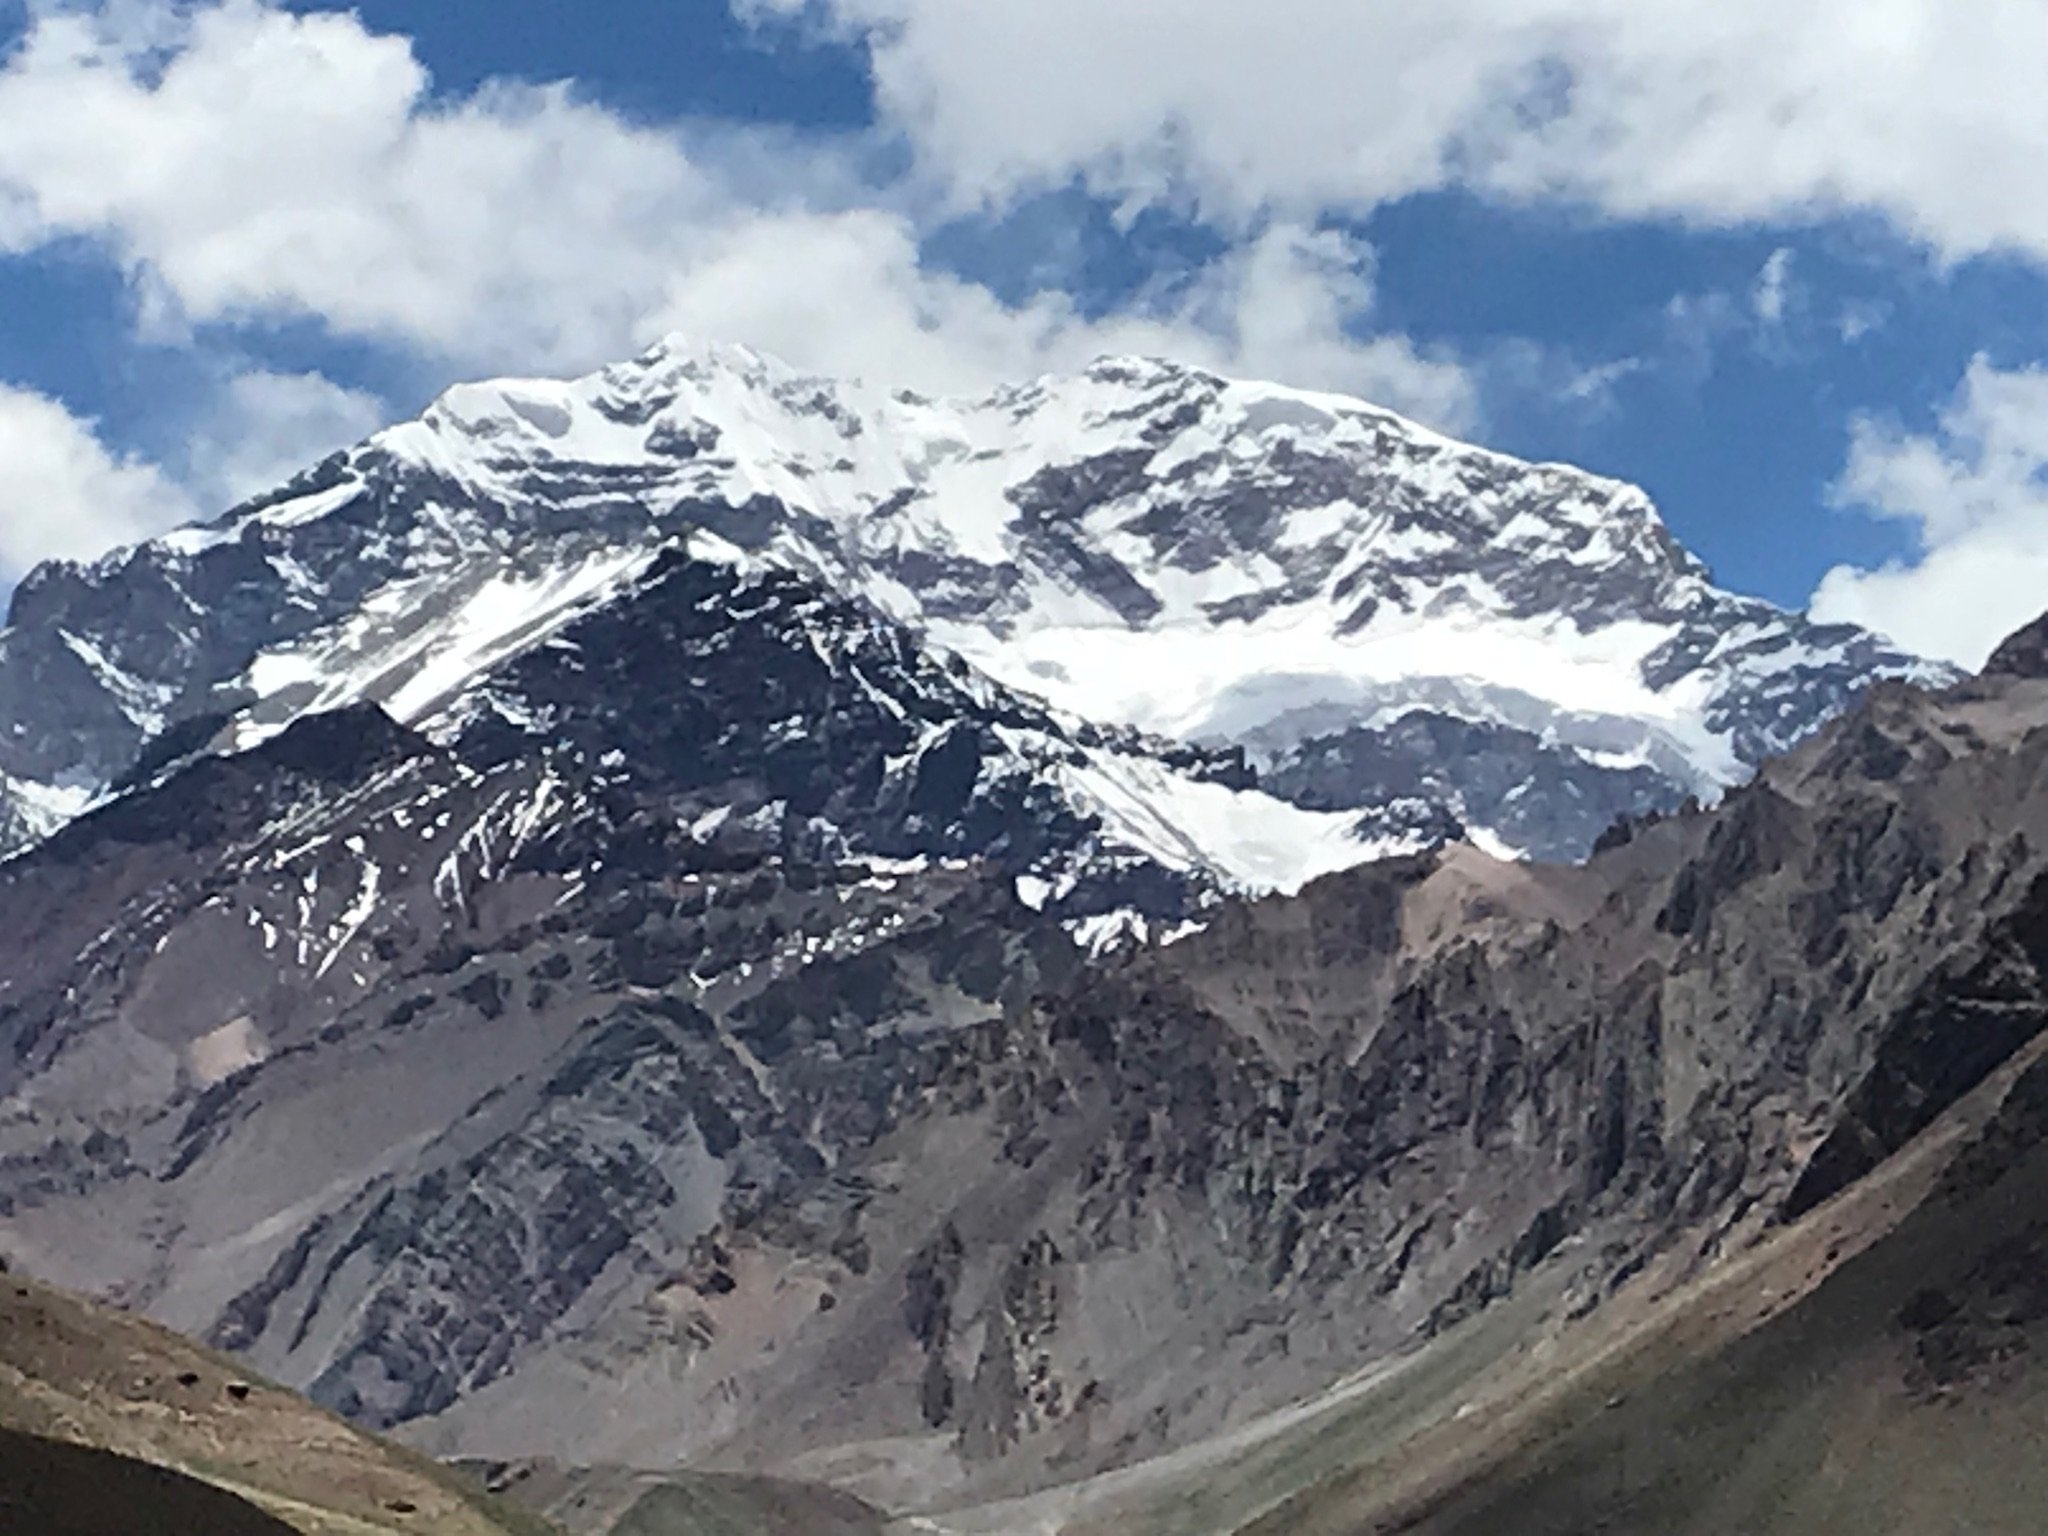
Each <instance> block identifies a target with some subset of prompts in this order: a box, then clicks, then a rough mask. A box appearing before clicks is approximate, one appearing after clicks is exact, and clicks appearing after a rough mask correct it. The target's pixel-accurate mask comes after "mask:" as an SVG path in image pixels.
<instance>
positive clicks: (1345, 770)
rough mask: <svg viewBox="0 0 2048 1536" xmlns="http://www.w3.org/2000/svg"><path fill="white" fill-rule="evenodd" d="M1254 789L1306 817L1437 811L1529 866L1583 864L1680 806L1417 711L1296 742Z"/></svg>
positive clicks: (1530, 737)
mask: <svg viewBox="0 0 2048 1536" xmlns="http://www.w3.org/2000/svg"><path fill="white" fill-rule="evenodd" d="M1263 782H1264V784H1265V786H1266V788H1267V789H1269V790H1271V791H1272V792H1273V793H1274V794H1276V795H1279V796H1280V797H1281V798H1282V799H1284V800H1289V801H1292V802H1293V803H1294V804H1296V805H1301V806H1307V807H1308V808H1310V809H1311V810H1339V809H1343V808H1345V807H1348V806H1358V805H1387V804H1392V803H1395V802H1398V801H1402V800H1412V801H1420V802H1422V803H1424V804H1428V805H1434V806H1440V807H1442V808H1443V809H1444V810H1445V811H1446V812H1447V813H1448V814H1449V815H1450V816H1452V817H1454V818H1456V819H1457V821H1458V822H1459V823H1460V824H1461V825H1469V826H1480V827H1485V828H1487V829H1489V830H1490V831H1492V832H1493V833H1494V834H1495V835H1496V836H1498V837H1500V838H1501V839H1503V840H1504V841H1505V842H1506V843H1507V844H1508V845H1509V846H1510V847H1512V848H1514V849H1516V850H1517V851H1518V852H1520V853H1521V854H1523V855H1525V856H1527V857H1529V858H1533V859H1542V860H1557V861H1563V860H1571V859H1577V858H1582V857H1584V855H1585V854H1586V853H1587V852H1588V851H1589V850H1590V849H1591V848H1592V847H1593V845H1594V844H1595V843H1596V842H1597V841H1598V840H1599V838H1600V835H1601V834H1602V833H1603V832H1605V831H1606V830H1607V829H1608V828H1609V827H1611V826H1613V825H1614V824H1615V823H1616V822H1619V821H1625V820H1635V819H1639V818H1642V817H1645V816H1649V815H1653V814H1656V813H1660V812H1665V811H1671V810H1675V809H1677V807H1678V805H1679V803H1680V801H1681V800H1683V798H1684V795H1683V793H1682V791H1681V790H1680V789H1679V788H1678V786H1676V785H1675V784H1673V783H1672V782H1671V780H1669V779H1668V778H1666V777H1665V776H1664V775H1662V774H1660V773H1658V772H1656V771H1655V770H1654V769H1651V768H1648V767H1643V766H1640V765H1638V766H1632V767H1626V768H1613V767H1606V766H1603V765H1602V764H1600V763H1598V762H1596V761H1594V760H1592V759H1591V758H1588V757H1586V756H1583V755H1582V754H1580V753H1577V752H1573V751H1571V750H1569V749H1563V748H1559V747H1557V746H1554V745H1552V744H1549V743H1546V742H1544V741H1543V740H1542V739H1541V738H1540V737H1538V736H1537V735H1535V734H1534V733H1533V732H1529V731H1522V730H1516V729H1514V728H1513V727H1511V726H1505V725H1492V724H1480V723H1475V722H1473V721H1469V720H1461V719H1458V718H1457V717H1456V716H1453V715H1441V714H1434V713H1430V712H1427V711H1420V710H1418V711H1416V712H1415V713H1412V714H1409V715H1405V716H1403V717H1402V718H1401V719H1399V720H1397V721H1395V722H1394V723H1393V724H1392V725H1389V726H1385V727H1381V728H1378V729H1369V728H1364V727H1361V728H1358V729H1354V730H1350V731H1345V732H1342V733H1339V734H1337V735H1332V736H1317V737H1312V738H1310V739H1309V740H1307V741H1303V742H1301V743H1299V744H1298V745H1296V746H1294V747H1291V748H1289V749H1288V750H1287V751H1286V752H1285V753H1284V754H1283V755H1282V756H1281V758H1280V760H1279V761H1278V762H1277V763H1275V764H1274V765H1273V766H1272V767H1271V768H1270V769H1268V771H1267V772H1266V773H1265V775H1264V779H1263Z"/></svg>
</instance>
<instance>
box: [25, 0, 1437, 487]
mask: <svg viewBox="0 0 2048 1536" xmlns="http://www.w3.org/2000/svg"><path fill="white" fill-rule="evenodd" d="M138 16H141V17H147V18H149V20H150V25H148V26H142V25H139V24H138V21H137V18H138ZM843 170H844V168H843V166H842V165H841V164H840V161H839V158H838V156H837V154H836V152H835V148H834V146H832V145H830V144H827V145H822V146H821V145H820V144H819V143H817V142H815V141H806V142H803V143H801V144H798V143H795V142H791V141H788V140H786V139H777V138H776V137H774V136H772V135H765V134H750V133H745V132H741V131H738V130H734V129H729V128H728V129H723V130H713V129H711V128H709V127H704V126H702V125H692V126H689V127H670V128H655V127H646V126H642V125H635V124H630V123H628V122H626V121H625V120H623V119H621V118H620V117H618V116H616V115H614V114H612V113H610V112H608V111H606V110H605V109H603V108H601V107H599V106H596V105H592V104H590V103H586V102H582V101H579V100H578V99H577V98H576V97H575V96H574V95H573V94H572V93H571V92H569V91H568V90H566V89H562V88H553V89H533V88H528V87H517V86H504V85H501V86H493V87H490V88H487V89H485V90H484V91H482V92H481V93H479V94H477V95H476V96H474V97H472V98H470V99H467V100H463V101H458V102H448V101H444V100H441V99H439V98H437V97H435V96H434V94H433V93H432V91H431V89H430V81H429V79H428V77H427V74H426V71H425V70H424V69H423V68H422V66H421V65H420V63H419V61H418V60H417V59H416V58H415V57H414V55H413V53H412V51H411V49H410V46H409V44H408V43H407V42H406V41H405V40H403V39H400V38H393V37H387V36H377V35H374V34H372V33H371V32H369V31H368V30H366V29H365V27H364V26H363V25H362V23H361V22H360V20H359V19H358V18H356V17H355V16H353V15H337V14H314V15H295V14H290V13H287V12H284V11H281V10H278V9H276V8H275V7H274V6H272V5H270V4H267V3H263V0H221V3H215V4H210V5H202V6H200V7H197V8H196V9H190V10H185V11H174V10H172V9H171V8H167V7H163V6H155V7H150V6H144V7H142V8H141V9H140V10H137V9H135V8H133V7H123V8H120V9H118V10H109V9H106V8H104V7H102V8H97V9H88V10H83V11H79V10H68V11H59V12H53V13H48V14H45V15H44V16H43V17H42V19H41V20H40V21H39V22H38V23H37V24H36V25H35V26H34V27H33V28H32V29H31V31H30V32H29V34H28V37H27V40H26V42H25V43H24V44H23V45H22V46H21V48H20V49H19V50H18V51H17V53H16V54H15V56H14V57H13V58H12V59H11V60H10V61H9V62H8V63H7V64H6V66H5V68H4V69H0V248H12V249H17V250H19V249H25V248H29V247H32V246H35V245H38V244H41V243H44V242H47V241H50V240H54V239H58V238H62V237H66V236H73V237H77V236H83V237H87V238H93V239H97V240H99V241H101V242H103V243H104V244H105V245H106V246H107V247H108V248H110V249H111V250H112V251H114V252H115V253H116V254H117V255H118V257H119V258H120V259H121V260H122V261H123V262H124V263H125V264H126V265H127V267H128V269H129V271H130V272H131V273H132V274H133V276H134V280H135V282H136V284H137V287H138V289H139V290H140V291H141V292H142V293H143V294H144V296H145V298H146V299H147V301H148V304H149V310H150V313H152V314H153V315H154V316H155V317H156V318H157V321H158V323H159V324H160V325H163V326H176V325H180V324H191V323H221V322H225V323H229V324H233V323H236V322H244V321H276V320H291V319H297V318H301V317H310V318H313V319H315V320H317V321H318V322H319V323H321V324H323V325H325V326H326V327H328V328H329V329H330V330H332V331H334V332H336V333H339V334H345V335H350V336H360V337H366V338H370V339H374V340H379V341H383V342H387V343H391V344H394V345H397V346H399V347H402V348H406V349H411V350H412V351H414V352H417V353H421V354H424V355H425V356H427V357H428V358H430V359H437V360H439V365H440V366H442V367H444V368H447V369H460V370H469V371H500V370H517V371H542V370H548V371H572V370H575V369H580V368H583V367H588V366H593V365H596V364H598V363H601V362H604V361H607V360H611V359H613V358H616V357H619V356H623V355H626V354H628V353H630V352H632V351H634V350H637V349H638V347H639V346H641V345H642V344H644V342H645V341H646V340H647V339H649V338H650V337H651V336H652V335H654V334H656V333H658V332H660V331H664V330H670V329H677V328H683V329H689V330H692V331H695V332H698V333H700V334H705V335H711V336H716V337H721V338H729V339H733V340H741V341H747V342H750V343H753V344H756V345H760V346H764V347H767V348H769V349H771V350H774V351H779V352H781V353H783V354H784V355H786V356H788V357H789V358H790V359H791V361H793V362H797V363H799V364H803V365H807V366H812V367H817V368H821V369H831V370H834V371H843V372H850V373H858V374H862V375H864V376H866V377H869V378H871V379H875V380H877V381H881V382H888V383H900V384H906V385H914V386H918V387H926V388H958V387H969V386H976V387H978V386H982V385H986V384H989V383H992V382H994V381H996V380H998V379H1002V378H1009V377H1014V376H1016V375H1017V374H1019V373H1022V372H1029V371H1032V370H1034V369H1040V368H1053V367H1066V366H1073V365H1076V364H1077V363H1080V362H1085V361H1086V360H1087V359H1088V358H1089V357H1092V356H1094V355H1096V354H1097V353H1099V352H1102V351H1110V350H1131V349H1136V348H1144V349H1147V350H1156V351H1163V352H1169V353H1173V354H1175V355H1179V356H1185V357H1191V358H1194V359H1197V360H1200V361H1205V362H1210V363H1214V364H1216V365H1219V366H1227V367H1235V368H1241V369H1246V370H1252V371H1258V372H1270V373H1273V374H1276V375H1279V376H1282V377H1286V378H1289V379H1292V380H1298V381H1300V382H1304V383H1315V384H1322V385H1326V386H1328V387H1331V388H1343V389H1352V390H1358V391H1362V392H1367V393H1373V394H1376V395H1378V396H1380V397H1381V398H1382V399H1384V401H1385V403H1387V404H1389V405H1392V406H1395V407H1397V408H1402V409H1407V410H1410V411H1412V412H1415V413H1417V414H1420V415H1423V416H1425V417H1426V418H1427V419H1429V420H1430V421H1431V422H1432V424H1435V425H1440V426H1447V427H1457V426H1463V425H1468V424H1469V422H1470V417H1471V390H1470V388H1469V386H1468V384H1467V383H1466V381H1465V379H1464V377H1463V375H1462V373H1461V371H1460V370H1459V369H1458V368H1457V367H1456V365H1455V364H1454V363H1452V362H1451V361H1449V360H1446V359H1444V358H1440V357H1426V356H1423V355H1421V354H1420V353H1419V352H1418V351H1417V350H1416V349H1415V348H1413V347H1411V346H1409V345H1408V344H1407V343H1406V342H1404V341H1401V340H1399V339H1366V340H1360V339H1358V338H1359V336H1360V335H1361V334H1362V333H1363V332H1365V331H1366V330H1368V329H1369V327H1370V310H1371V280H1370V274H1369V265H1370V252H1369V251H1368V250H1367V249H1366V248H1365V247H1364V246H1362V245H1360V244H1358V243H1357V242H1355V241H1349V240H1345V239H1343V238H1342V237H1339V236H1335V235H1330V234H1321V233H1316V232H1314V231H1313V230H1310V229H1305V228H1301V227H1297V226H1295V225H1291V224H1287V223H1284V222H1283V223H1280V224H1276V225H1274V226H1272V227H1271V228H1269V229H1267V230H1266V231H1265V232H1264V233H1262V234H1259V235H1257V236H1256V237H1249V238H1247V240H1246V241H1244V242H1243V243H1242V244H1240V245H1239V247H1238V248H1237V249H1235V250H1234V251H1233V252H1232V253H1230V254H1229V255H1228V256H1227V257H1225V258H1224V259H1222V260H1220V261H1219V262H1217V263H1215V264H1214V265H1213V266H1211V267H1209V268H1207V269H1204V270H1201V271H1198V272H1196V273H1195V274H1193V275H1192V276H1191V277H1190V278H1188V279H1187V280H1186V281H1184V282H1182V283H1180V284H1179V285H1177V286H1176V287H1175V288H1174V289H1173V290H1172V291H1171V292H1167V293H1163V294H1162V293H1153V294H1148V295H1146V296H1145V297H1144V298H1143V299H1142V300H1141V301H1140V302H1139V303H1138V304H1136V305H1135V306H1134V307H1133V308H1132V309H1130V310H1129V311H1127V312H1125V313H1122V314H1118V315H1114V316H1110V317H1101V316H1091V315H1087V314H1084V313H1083V312H1082V311H1081V309H1080V308H1079V307H1077V306H1076V305H1075V304H1074V303H1073V302H1071V301H1070V300H1069V299H1068V298H1066V297H1064V296H1062V295H1058V294H1051V295H1047V296H1044V297H1041V298H1039V299H1036V300H1033V301H1031V302H1028V303H1025V304H1023V305H1021V306H1015V305H1008V304H1005V303H1003V302H1002V301H1000V300H999V299H997V298H996V296H995V295H994V294H992V293H991V292H990V291H988V290H987V289H985V288H984V287H982V286H980V285H978V284H976V283H973V282H970V281H967V280H964V279H962V278H960V277H958V276H956V275H953V274H951V273H948V272H945V271H943V270H935V269H933V268H931V267H929V266H928V265H927V264H926V263H925V262H924V261H923V259H922V252H921V244H920V221H919V218H918V207H917V203H916V198H915V195H914V193H913V192H911V191H908V190H903V189H898V193H899V194H900V195H897V194H891V193H888V192H883V191H878V190H876V189H874V188H869V187H862V186H861V185H859V183H858V181H857V179H856V178H854V177H852V176H851V175H850V174H842V172H843ZM892 199H893V200H892ZM357 414H358V415H360V414H361V413H360V412H358V413H357ZM230 478H235V477H230ZM243 478H246V477H243Z"/></svg>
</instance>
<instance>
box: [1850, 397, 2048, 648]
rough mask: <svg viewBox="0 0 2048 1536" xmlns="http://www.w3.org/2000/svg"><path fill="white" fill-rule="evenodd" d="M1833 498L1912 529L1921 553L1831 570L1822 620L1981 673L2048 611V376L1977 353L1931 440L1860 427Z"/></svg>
mask: <svg viewBox="0 0 2048 1536" xmlns="http://www.w3.org/2000/svg"><path fill="white" fill-rule="evenodd" d="M1836 497H1837V499H1838V500H1839V501H1841V502H1842V503H1843V504H1845V505H1848V506H1853V507H1859V508H1862V509H1864V510H1866V511H1868V512H1869V513H1871V514H1872V515H1874V516H1878V517H1882V518H1887V519H1894V520H1897V521H1899V522H1902V523H1905V524H1906V525H1908V526H1909V527H1910V528H1911V529H1912V531H1913V533H1914V536H1915V539H1916V541H1917V543H1918V545H1919V550H1918V553H1917V554H1916V556H1915V557H1914V558H1913V559H1911V560H1905V561H1897V562H1893V563H1891V564H1888V565H1886V566H1884V567H1882V568H1881V569H1878V570H1875V571H1865V570H1857V569H1854V568H1851V567H1847V566H1842V567H1837V568H1836V569H1835V570H1832V571H1830V572H1829V573H1828V574H1827V576H1826V577H1825V578H1824V579H1823V580H1822V582H1821V584H1820V588H1819V590H1818V591H1817V592H1815V594H1814V602H1813V607H1814V612H1815V614H1816V615H1817V616H1818V617H1820V618H1823V619H1827V620H1842V621H1846V622H1849V623H1855V624H1863V625H1866V626H1868V627H1869V628H1871V629H1875V630H1878V631H1880V632H1882V633H1884V634H1887V635H1890V636H1891V637H1892V638H1893V639H1895V640H1897V641H1898V642H1899V643H1900V644H1902V645H1905V646H1908V647H1910V648H1911V649H1913V650H1916V651H1919V652H1921V653H1923V654H1925V655H1929V656H1939V657H1943V658H1946V659H1948V660H1951V661H1956V662H1960V663H1962V664H1963V665H1965V666H1971V667H1975V666H1979V665H1981V664H1982V663H1983V662H1984V660H1985V658H1986V657H1987V656H1989V655H1990V653H1991V651H1992V650H1993V648H1994V647H1996V645H1997V644H1998V642H1999V641H2000V640H2002V639H2003V638H2004V637H2005V636H2006V635H2007V634H2009V633H2010V632H2012V631H2013V630H2015V629H2017V628H2018V627H2019V626H2020V625H2022V624H2024V623H2026V622H2028V621H2029V620H2031V619H2034V618H2037V617H2038V616H2039V615H2040V614H2041V613H2042V611H2043V610H2044V609H2048V371H2042V370H2037V369H2023V370H2019V371H2013V372H2007V371H2003V370H2000V369H1998V368H1995V367H1993V366H1992V365H1991V364H1990V363H1989V362H1988V361H1987V360H1986V359H1984V358H1982V357H1979V358H1978V359H1977V360H1976V361H1975V362H1974V363H1972V364H1971V366H1970V369H1969V372H1968V374H1967V375H1966V376H1965V377H1964V379H1963V381H1962V383H1961V385H1960V386H1959V387H1958V388H1957V390H1956V394H1955V397H1954V399H1953V400H1952V401H1951V402H1950V403H1949V405H1948V407H1947V408H1946V409H1945V410H1944V411H1943V413H1942V416H1941V420H1940V422H1939V424H1938V427H1937V429H1936V431H1935V432H1933V433H1932V434H1926V435H1916V434H1911V433H1907V432H1904V431H1902V430H1901V429H1899V428H1898V427H1896V426H1891V425H1885V424H1881V423H1878V422H1875V421H1871V420H1863V421H1859V422H1858V423H1857V424H1856V427H1855V431H1854V435H1853V438H1852V441H1851V445H1850V452H1849V461H1848V466H1847V468H1846V469H1845V470H1844V471H1843V474H1842V478H1841V480H1840V482H1839V484H1838V485H1837V487H1836Z"/></svg>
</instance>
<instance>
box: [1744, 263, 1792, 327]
mask: <svg viewBox="0 0 2048 1536" xmlns="http://www.w3.org/2000/svg"><path fill="white" fill-rule="evenodd" d="M1795 298H1796V292H1795V289H1794V287H1793V281H1792V249H1791V247H1790V246H1784V245H1781V246H1779V247H1778V248H1777V249H1776V250H1775V251H1773V252H1771V254H1770V255H1769V257H1767V258H1766V259H1765V261H1764V264H1763V268H1762V270H1760V271H1759V272H1758V273H1757V275H1756V282H1755V284H1754V285H1753V286H1752V287H1751V288H1750V291H1749V306H1750V310H1751V311H1752V313H1754V314H1755V316H1756V319H1757V323H1758V324H1759V325H1761V326H1763V327H1764V328H1765V329H1766V330H1776V329H1777V328H1778V327H1780V326H1782V325H1783V324H1784V323H1785V314H1786V311H1787V310H1788V309H1789V308H1790V307H1791V306H1792V304H1793V302H1794V300H1795Z"/></svg>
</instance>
